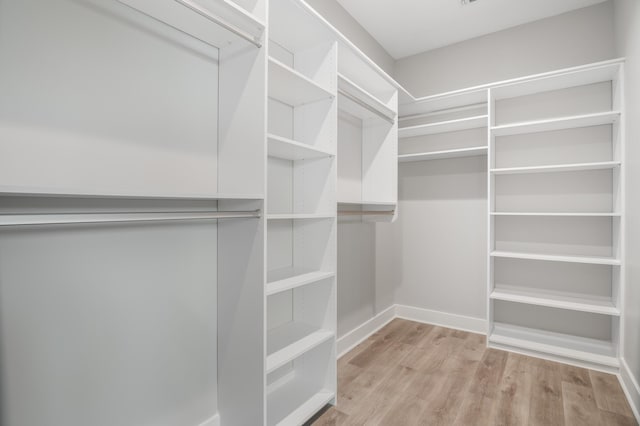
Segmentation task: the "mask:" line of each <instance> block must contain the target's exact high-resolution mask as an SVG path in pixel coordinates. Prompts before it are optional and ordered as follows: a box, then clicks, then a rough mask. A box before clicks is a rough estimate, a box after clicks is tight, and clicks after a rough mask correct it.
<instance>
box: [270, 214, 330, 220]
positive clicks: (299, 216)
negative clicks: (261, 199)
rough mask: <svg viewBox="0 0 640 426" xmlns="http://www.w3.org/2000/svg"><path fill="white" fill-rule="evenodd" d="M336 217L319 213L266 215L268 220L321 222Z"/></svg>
mask: <svg viewBox="0 0 640 426" xmlns="http://www.w3.org/2000/svg"><path fill="white" fill-rule="evenodd" d="M335 217H336V215H335V213H333V214H319V213H283V214H268V215H267V219H268V220H322V219H334V218H335Z"/></svg>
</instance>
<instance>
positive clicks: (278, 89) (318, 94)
mask: <svg viewBox="0 0 640 426" xmlns="http://www.w3.org/2000/svg"><path fill="white" fill-rule="evenodd" d="M269 97H270V98H273V99H276V100H278V101H280V102H283V103H285V104H287V105H291V106H298V105H303V104H309V103H312V102H316V101H320V100H323V99H330V98H333V97H334V94H333V93H331V92H330V91H329V90H327V89H325V88H324V87H322V86H320V85H319V84H318V83H316V82H315V81H313V80H311V79H310V78H309V77H307V76H305V75H303V74H301V73H299V72H298V71H296V70H294V69H292V68H290V67H288V66H286V65H285V64H283V63H282V62H280V61H278V60H276V59H273V58H269Z"/></svg>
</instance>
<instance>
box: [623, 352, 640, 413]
mask: <svg viewBox="0 0 640 426" xmlns="http://www.w3.org/2000/svg"><path fill="white" fill-rule="evenodd" d="M618 379H619V380H620V386H622V390H623V391H624V393H625V395H626V396H627V400H628V401H629V405H631V410H632V411H633V415H634V416H636V421H637V422H638V423H640V385H638V382H637V381H636V379H635V377H633V374H631V369H630V368H629V364H627V361H626V360H625V359H624V358H621V359H620V374H619V375H618Z"/></svg>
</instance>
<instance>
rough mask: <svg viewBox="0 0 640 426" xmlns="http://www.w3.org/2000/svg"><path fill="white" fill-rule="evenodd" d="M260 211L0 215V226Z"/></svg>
mask: <svg viewBox="0 0 640 426" xmlns="http://www.w3.org/2000/svg"><path fill="white" fill-rule="evenodd" d="M258 217H260V210H251V211H233V212H232V211H227V212H145V213H138V212H135V213H104V212H101V213H62V214H48V213H46V214H45V213H38V214H0V226H20V225H60V224H87V223H114V222H166V221H181V220H212V219H239V218H258Z"/></svg>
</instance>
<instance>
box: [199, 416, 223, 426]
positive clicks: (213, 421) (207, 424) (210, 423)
mask: <svg viewBox="0 0 640 426" xmlns="http://www.w3.org/2000/svg"><path fill="white" fill-rule="evenodd" d="M198 426H220V415H219V414H218V413H216V415H215V416H213V417H211V418H210V419H208V420H205V421H204V422H202V423H200V424H199V425H198Z"/></svg>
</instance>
